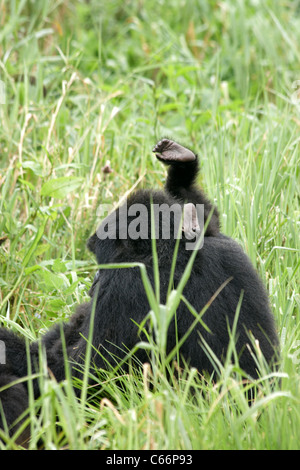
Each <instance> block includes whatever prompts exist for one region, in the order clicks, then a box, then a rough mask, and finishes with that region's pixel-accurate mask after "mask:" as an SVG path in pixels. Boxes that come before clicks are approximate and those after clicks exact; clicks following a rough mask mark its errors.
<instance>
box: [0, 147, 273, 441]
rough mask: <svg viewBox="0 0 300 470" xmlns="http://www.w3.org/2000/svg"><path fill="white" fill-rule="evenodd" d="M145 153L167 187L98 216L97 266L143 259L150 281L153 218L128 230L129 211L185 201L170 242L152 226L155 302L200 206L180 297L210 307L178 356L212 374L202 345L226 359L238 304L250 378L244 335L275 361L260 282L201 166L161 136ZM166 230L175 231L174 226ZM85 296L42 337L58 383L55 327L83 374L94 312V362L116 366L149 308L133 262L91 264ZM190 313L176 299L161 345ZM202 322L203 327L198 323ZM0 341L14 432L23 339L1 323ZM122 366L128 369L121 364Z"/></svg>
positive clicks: (183, 326)
mask: <svg viewBox="0 0 300 470" xmlns="http://www.w3.org/2000/svg"><path fill="white" fill-rule="evenodd" d="M153 151H154V152H155V154H156V157H157V158H158V160H160V161H161V162H163V163H164V164H166V165H168V176H167V181H166V186H165V191H152V190H150V191H147V190H139V191H137V192H136V193H135V194H133V195H131V196H130V197H129V198H128V200H127V201H126V211H127V212H126V218H124V217H123V215H124V207H125V206H124V205H123V206H121V207H119V208H118V209H117V210H116V211H115V212H114V213H113V214H111V215H110V216H109V217H108V218H107V219H105V220H104V221H103V223H102V225H101V226H100V228H99V229H98V230H97V232H96V233H95V234H94V235H93V236H92V237H91V238H90V239H89V241H88V247H89V249H90V250H91V251H92V252H93V253H94V254H95V256H96V258H97V262H98V263H99V264H102V265H103V264H104V265H105V264H108V263H118V264H119V263H130V262H139V263H143V264H144V265H145V266H146V270H147V275H148V277H149V279H150V281H151V283H152V286H154V271H153V256H152V242H151V236H150V234H151V217H150V216H149V218H148V221H147V234H146V235H147V236H140V237H139V236H134V237H129V236H128V230H127V229H128V228H129V226H130V223H131V222H132V221H133V220H134V217H133V214H132V213H131V212H130V209H131V208H133V206H134V205H135V204H139V207H140V206H141V205H142V206H143V207H145V208H146V209H147V213H148V214H149V215H150V214H151V204H153V205H158V206H160V207H161V206H162V205H163V204H166V205H167V206H168V207H171V206H173V205H174V204H177V205H179V206H180V207H182V208H183V209H185V208H186V207H187V208H188V210H186V211H185V210H184V215H183V219H182V236H181V237H180V239H179V240H176V237H175V236H171V237H169V239H168V238H167V237H162V236H161V233H162V232H161V228H159V232H158V234H159V236H158V238H157V240H156V250H157V257H158V261H159V280H160V303H161V304H164V303H166V300H167V299H166V297H167V291H168V285H169V278H170V271H171V265H172V258H173V252H174V249H175V246H176V243H179V247H178V254H177V259H176V268H175V271H174V276H173V281H172V287H173V289H176V287H177V286H178V284H179V282H180V279H181V278H182V274H183V272H184V270H185V267H186V265H187V263H188V261H189V259H190V257H191V255H192V254H193V253H194V252H193V251H191V250H188V249H186V243H187V240H191V238H192V237H193V236H194V237H196V235H197V234H199V232H201V229H203V227H200V226H199V219H198V213H197V210H196V208H197V207H198V206H201V207H204V211H203V219H204V221H203V222H204V223H206V229H205V233H204V240H203V245H202V246H201V249H199V250H197V253H196V256H195V260H194V263H193V268H192V271H191V274H190V276H189V279H188V281H187V283H186V285H185V287H184V290H183V296H184V297H185V298H186V299H187V300H188V302H189V303H190V304H191V305H192V306H193V307H194V309H195V310H196V311H197V312H201V310H202V309H203V308H204V307H205V306H206V307H208V308H207V310H206V312H205V313H204V315H203V316H202V323H200V322H199V323H198V324H197V325H196V327H195V328H194V329H193V331H192V332H191V334H190V335H189V336H188V338H187V339H186V341H185V342H184V343H183V344H182V345H181V348H180V355H181V358H182V359H183V360H184V362H185V363H187V364H189V366H191V367H195V368H197V369H198V371H199V372H200V373H202V372H203V371H205V372H206V373H208V374H213V373H216V372H217V371H216V370H215V368H214V365H213V361H212V360H211V359H210V357H209V354H208V353H207V350H208V349H209V348H210V349H211V350H212V351H213V353H214V355H215V356H216V357H217V358H218V360H219V361H220V362H221V363H222V362H224V359H225V357H226V352H227V348H228V344H229V338H230V331H231V330H232V328H233V326H234V322H235V319H236V315H237V312H238V320H237V323H236V338H235V341H236V351H237V354H238V357H239V364H240V367H241V368H242V369H243V370H244V371H245V373H246V374H248V375H249V376H251V377H253V378H256V377H257V376H258V372H257V368H256V361H255V351H254V350H253V347H252V343H251V340H250V338H249V333H251V335H253V337H254V338H255V339H256V340H257V341H258V342H259V348H260V351H261V353H262V354H263V356H264V358H265V360H266V361H267V362H268V363H269V364H273V363H274V362H275V360H276V358H277V354H278V338H277V334H276V331H275V326H274V320H273V316H272V314H271V312H270V308H269V303H268V298H267V295H266V292H265V290H264V287H263V285H262V283H261V281H260V279H259V278H258V276H257V274H256V272H255V270H254V269H253V267H252V265H251V263H250V261H249V259H248V258H247V256H246V255H245V254H244V253H243V251H242V250H241V248H240V247H239V245H238V244H237V243H235V242H234V241H233V240H231V239H230V238H228V237H226V236H225V235H223V234H221V233H220V227H219V215H218V211H217V209H216V208H214V207H213V205H212V204H211V202H210V201H209V200H208V199H207V198H206V196H205V195H204V194H203V193H202V192H201V191H200V189H198V188H197V187H196V186H195V182H196V177H197V174H198V170H199V161H198V157H197V156H196V155H195V154H194V153H193V152H192V151H191V150H188V149H186V148H184V147H182V146H181V145H179V144H177V143H175V142H173V141H171V140H168V139H163V140H161V141H160V142H159V143H158V144H157V145H156V146H155V147H154V149H153ZM153 205H152V207H153ZM110 221H113V224H110ZM170 223H171V225H172V224H173V225H174V221H173V219H172V220H171V219H170ZM107 227H108V230H106V229H107ZM144 228H145V227H144ZM172 228H173V235H174V233H175V229H174V226H172ZM143 233H144V232H143ZM99 234H102V236H99ZM103 234H104V236H103ZM105 234H106V235H105ZM144 235H145V234H144ZM177 238H178V237H177ZM216 293H217V295H216ZM90 296H91V301H90V302H89V303H87V304H83V305H80V306H79V307H78V309H77V311H76V313H75V314H74V315H73V316H72V317H71V319H70V321H69V322H68V323H66V324H64V325H57V326H56V327H54V328H53V329H52V330H50V331H49V332H48V333H46V334H45V336H44V337H43V338H42V339H41V344H42V346H43V348H44V350H45V351H46V355H47V364H48V368H49V370H51V373H52V374H53V375H54V376H55V378H56V379H57V380H58V381H61V380H63V379H64V378H65V376H66V375H65V360H64V348H63V342H62V339H61V338H62V332H63V334H64V344H65V348H66V352H67V355H68V358H69V363H70V368H71V373H72V375H73V377H79V378H80V376H81V374H80V364H81V365H83V364H84V360H85V350H86V344H87V342H86V339H85V338H88V337H89V331H90V322H91V318H92V312H94V316H93V335H92V338H93V339H92V344H93V349H92V356H93V357H92V364H93V367H97V368H104V369H107V368H108V367H110V366H115V365H116V364H118V363H120V361H122V359H124V358H125V357H126V354H127V353H128V351H130V350H132V349H133V348H134V347H135V346H136V344H137V343H138V342H139V341H140V340H141V337H140V336H139V328H138V326H137V325H139V324H141V322H142V321H143V320H144V318H145V316H146V315H147V313H148V312H149V310H150V306H149V302H148V298H147V295H146V293H145V289H144V286H143V282H142V279H141V273H140V269H139V268H138V267H131V268H118V269H111V268H110V269H99V271H98V272H97V274H96V276H95V279H94V283H93V285H92V288H91V290H90ZM93 309H95V310H93ZM194 320H195V317H194V316H193V315H192V313H191V312H190V310H189V309H188V308H187V306H186V304H185V303H184V302H183V301H181V302H180V304H179V306H178V308H177V310H176V324H175V320H173V321H172V322H171V323H170V326H169V329H168V335H167V346H166V349H167V353H169V352H170V351H172V350H173V348H175V347H176V344H178V342H179V341H180V339H181V338H182V337H183V336H184V335H185V333H186V332H187V330H188V329H189V328H190V327H191V325H192V323H193V322H194ZM203 322H204V323H205V325H206V327H207V328H205V327H204V326H203ZM0 341H3V342H4V344H5V349H6V363H5V364H2V365H0V390H1V387H2V390H3V391H2V392H1V393H0V428H1V426H2V427H3V424H2V423H1V416H2V418H3V417H4V419H5V422H6V423H7V425H8V427H10V428H11V430H12V432H13V430H14V428H13V424H14V421H15V419H16V418H17V416H18V415H19V414H20V413H21V412H22V411H23V410H25V409H26V406H27V403H28V396H27V386H26V381H25V382H23V383H19V384H17V385H14V386H12V387H8V388H7V387H6V386H7V385H8V384H10V383H11V382H13V381H15V380H17V379H19V378H22V377H25V376H26V375H27V373H28V371H27V355H26V347H25V342H24V340H23V339H21V338H19V337H18V336H16V335H15V334H13V333H12V332H11V331H9V330H6V329H3V328H2V329H0ZM39 350H40V343H39V342H35V343H32V344H31V345H30V357H31V368H32V370H33V371H35V370H36V368H37V364H38V363H39ZM135 357H136V358H137V359H138V360H139V361H140V362H141V363H144V362H147V361H149V358H148V356H147V353H146V351H145V350H144V349H138V350H137V351H136V353H135ZM174 359H175V358H174ZM122 367H123V368H126V363H125V364H124V365H123V366H122ZM33 385H34V394H35V397H38V396H39V393H40V392H39V386H38V381H37V380H36V381H34V384H33ZM5 387H6V388H5Z"/></svg>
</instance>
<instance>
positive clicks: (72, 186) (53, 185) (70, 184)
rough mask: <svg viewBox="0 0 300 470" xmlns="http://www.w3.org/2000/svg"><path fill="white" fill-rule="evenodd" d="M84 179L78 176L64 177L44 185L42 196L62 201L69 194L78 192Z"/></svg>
mask: <svg viewBox="0 0 300 470" xmlns="http://www.w3.org/2000/svg"><path fill="white" fill-rule="evenodd" d="M82 182H83V179H82V178H80V177H77V176H62V177H60V178H55V179H52V180H49V181H46V183H44V184H43V186H42V189H41V195H42V196H50V197H55V198H59V199H62V198H64V197H65V196H66V195H67V194H69V193H71V192H74V191H76V190H77V189H78V188H79V187H80V186H81V185H82Z"/></svg>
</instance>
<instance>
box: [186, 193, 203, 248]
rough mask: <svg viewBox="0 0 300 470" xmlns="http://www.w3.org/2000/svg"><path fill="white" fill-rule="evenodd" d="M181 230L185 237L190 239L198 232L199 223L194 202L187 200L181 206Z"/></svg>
mask: <svg viewBox="0 0 300 470" xmlns="http://www.w3.org/2000/svg"><path fill="white" fill-rule="evenodd" d="M182 231H183V233H184V235H185V238H187V239H188V240H192V239H193V238H195V236H196V235H197V234H198V235H199V234H200V232H201V231H200V225H199V221H198V216H197V209H196V207H195V205H194V204H192V203H191V202H189V203H188V204H184V206H183V222H182Z"/></svg>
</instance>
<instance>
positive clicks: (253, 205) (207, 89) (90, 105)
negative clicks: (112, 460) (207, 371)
mask: <svg viewBox="0 0 300 470" xmlns="http://www.w3.org/2000/svg"><path fill="white" fill-rule="evenodd" d="M299 44H300V5H299V2H298V1H297V0H290V1H287V0H282V1H278V2H274V1H271V0H262V1H259V2H258V1H256V0H244V1H243V0H238V1H233V0H224V1H219V2H213V1H211V0H204V1H200V0H191V1H188V0H170V1H166V0H158V1H154V0H147V1H144V0H132V1H129V0H122V1H121V0H112V1H109V2H108V1H103V0H100V1H96V0H90V1H89V2H88V1H84V0H75V1H72V2H71V1H69V0H65V1H60V0H49V1H45V0H37V1H35V2H32V1H29V0H18V1H17V0H10V1H9V0H0V80H1V82H0V87H1V88H0V324H1V326H4V327H6V328H11V329H12V330H13V331H15V332H17V333H18V334H20V335H21V336H23V337H25V338H27V339H28V340H34V339H36V338H38V337H40V336H41V335H42V334H43V332H45V331H46V329H48V328H49V327H51V326H52V325H53V324H56V323H57V322H61V321H66V320H67V319H68V318H69V317H70V315H72V313H73V312H74V311H75V308H76V305H78V304H79V303H82V302H84V301H86V300H88V290H89V287H90V285H91V283H92V281H93V277H94V274H95V272H96V269H97V266H96V264H95V260H94V259H93V257H92V255H91V254H90V253H89V252H88V250H87V248H86V241H87V239H88V237H89V236H90V235H91V234H92V233H93V232H94V231H95V229H96V227H97V225H98V224H97V208H98V207H99V205H100V204H117V203H118V201H119V198H120V197H121V196H123V195H124V194H126V193H128V194H129V193H130V192H131V191H133V190H134V189H135V188H137V187H148V188H154V187H157V188H162V187H163V184H164V180H165V177H166V173H165V170H164V168H163V167H162V166H161V165H158V164H157V162H156V159H155V156H154V154H153V153H152V151H151V150H152V148H153V146H154V144H155V143H156V142H157V141H158V140H159V139H160V138H161V137H164V136H169V137H171V138H173V139H174V140H177V141H179V142H182V143H183V144H184V145H187V146H190V147H191V148H193V149H194V150H195V151H196V152H197V153H198V155H199V157H200V158H201V164H202V173H201V178H200V180H199V183H200V184H201V185H202V187H203V188H204V190H205V191H206V192H207V194H208V195H209V197H210V198H211V199H212V200H213V201H215V203H216V205H217V206H218V208H219V211H220V215H221V221H222V231H223V232H224V233H225V234H226V235H228V236H231V237H232V238H234V239H235V240H237V241H238V243H239V244H240V245H241V246H242V247H243V249H244V250H245V251H246V253H247V254H248V255H249V257H250V258H251V260H252V263H253V264H254V266H255V267H256V269H257V271H258V273H259V275H260V277H261V278H262V280H263V282H264V284H265V286H266V288H267V290H268V293H269V297H270V303H271V306H272V310H273V312H274V316H275V319H276V325H277V329H278V334H279V338H280V345H281V358H280V366H279V369H278V371H277V372H275V373H274V372H273V371H270V370H268V367H267V366H266V365H265V364H264V363H263V361H262V363H261V364H258V367H259V368H260V372H261V376H260V378H259V379H258V380H257V383H256V385H257V388H258V394H257V397H256V399H255V402H254V403H253V404H252V406H249V403H248V402H247V400H246V398H245V394H244V388H243V383H242V378H241V377H242V375H241V371H240V370H239V368H238V364H235V363H232V362H231V361H227V362H226V364H225V366H224V367H223V368H222V373H221V379H220V381H219V382H217V383H214V382H212V381H210V380H208V379H207V378H203V377H199V374H198V373H197V371H196V370H194V369H188V368H187V369H186V370H184V371H181V373H180V374H179V376H177V377H176V378H175V377H174V378H173V379H172V380H171V381H170V380H167V376H168V374H167V373H166V370H165V367H163V365H164V364H162V363H161V361H159V360H154V362H153V364H151V366H150V365H144V367H143V368H142V369H141V370H140V371H135V370H132V373H130V374H123V373H122V371H121V370H119V371H117V373H116V372H113V371H109V372H106V373H103V375H102V376H101V379H100V378H99V384H100V386H101V387H102V390H103V396H102V397H101V399H100V401H97V400H93V399H89V400H86V396H87V385H86V384H84V385H85V386H84V387H83V393H82V397H81V399H80V400H76V398H75V395H74V391H73V388H72V386H71V381H70V380H66V381H65V382H63V383H56V382H55V380H54V379H53V378H51V377H50V378H46V374H43V373H41V378H40V381H41V388H42V397H41V398H40V400H39V401H38V403H35V402H34V400H33V397H32V394H31V395H30V407H29V418H28V422H29V423H30V428H31V436H32V437H31V441H30V443H29V448H30V449H33V450H34V449H38V448H39V447H40V446H41V442H42V447H43V448H46V449H65V448H67V449H71V450H75V449H109V450H112V449H113V450H119V449H123V450H129V449H139V450H142V449H145V450H146V449H150V450H156V449H160V450H169V449H176V450H190V449H193V450H198V449H201V450H202V449H207V450H214V449H243V450H246V449H257V450H260V449H261V450H262V449H268V450H271V449H286V450H289V449H299V448H300V375H299V374H300V313H299V306H300V296H299V284H300V276H299V264H300V261H299V228H300V227H299V225H300V223H299V215H300V208H299V181H300V180H299V143H300V67H299V64H300V47H299ZM108 161H109V165H110V168H111V170H112V172H111V173H105V171H103V168H104V167H105V165H106V164H107V162H108ZM149 341H150V343H151V341H153V339H151V338H150V339H149ZM150 346H151V344H150ZM43 366H44V364H41V369H43ZM42 372H43V370H42ZM44 372H45V371H44ZM100 380H101V381H100ZM150 382H151V383H152V385H151V386H150V385H149V384H150ZM37 409H39V410H40V412H39V413H38V414H37ZM2 439H3V441H2V442H0V448H1V449H16V448H20V446H18V445H17V444H16V442H15V440H16V436H14V437H12V438H8V437H7V436H5V435H2Z"/></svg>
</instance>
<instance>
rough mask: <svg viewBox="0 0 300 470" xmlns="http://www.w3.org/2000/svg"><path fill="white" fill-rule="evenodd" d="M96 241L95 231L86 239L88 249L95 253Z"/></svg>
mask: <svg viewBox="0 0 300 470" xmlns="http://www.w3.org/2000/svg"><path fill="white" fill-rule="evenodd" d="M96 241H97V234H96V233H94V235H92V236H91V237H90V238H89V239H88V241H87V247H88V249H89V250H90V251H91V252H92V253H94V254H96Z"/></svg>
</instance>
